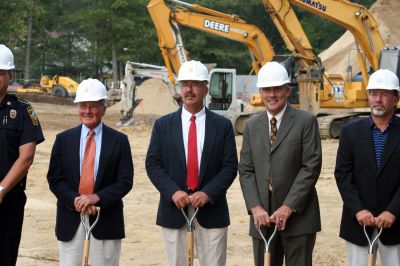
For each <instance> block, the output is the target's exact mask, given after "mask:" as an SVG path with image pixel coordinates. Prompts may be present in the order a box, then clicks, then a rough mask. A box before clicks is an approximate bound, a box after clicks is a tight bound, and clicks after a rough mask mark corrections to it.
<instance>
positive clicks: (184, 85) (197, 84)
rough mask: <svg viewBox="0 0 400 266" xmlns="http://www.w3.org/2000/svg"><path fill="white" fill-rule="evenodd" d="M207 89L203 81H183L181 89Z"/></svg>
mask: <svg viewBox="0 0 400 266" xmlns="http://www.w3.org/2000/svg"><path fill="white" fill-rule="evenodd" d="M204 87H207V86H206V85H205V83H204V82H203V81H181V89H183V90H185V89H189V88H204Z"/></svg>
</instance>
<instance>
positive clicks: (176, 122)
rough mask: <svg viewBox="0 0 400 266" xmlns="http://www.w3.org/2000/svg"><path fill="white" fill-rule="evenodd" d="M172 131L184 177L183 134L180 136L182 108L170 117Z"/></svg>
mask: <svg viewBox="0 0 400 266" xmlns="http://www.w3.org/2000/svg"><path fill="white" fill-rule="evenodd" d="M171 126H172V131H173V135H174V142H173V143H175V144H176V146H177V147H176V148H177V149H178V157H179V160H180V162H181V164H182V166H183V168H182V169H184V170H185V175H186V157H185V146H184V144H183V134H182V107H181V108H179V109H178V111H176V112H175V113H174V115H173V116H172V121H171Z"/></svg>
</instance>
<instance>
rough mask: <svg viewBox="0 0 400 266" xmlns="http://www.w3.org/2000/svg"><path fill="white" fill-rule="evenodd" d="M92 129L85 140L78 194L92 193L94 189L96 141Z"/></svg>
mask: <svg viewBox="0 0 400 266" xmlns="http://www.w3.org/2000/svg"><path fill="white" fill-rule="evenodd" d="M93 136H94V130H93V129H91V130H90V131H89V134H88V138H87V141H86V147H85V154H84V156H83V161H82V174H81V179H80V182H79V194H81V195H88V194H93V191H94V161H95V157H96V142H95V141H94V137H93Z"/></svg>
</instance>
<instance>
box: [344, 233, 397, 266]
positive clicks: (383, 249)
mask: <svg viewBox="0 0 400 266" xmlns="http://www.w3.org/2000/svg"><path fill="white" fill-rule="evenodd" d="M346 247H347V254H348V257H349V266H366V265H367V259H368V246H365V247H364V246H358V245H356V244H353V243H351V242H349V241H346ZM377 250H378V252H379V255H380V257H381V263H382V266H400V245H393V246H389V245H383V244H382V243H381V241H379V239H378V241H377V245H376V246H375V249H374V254H376V251H377ZM373 265H376V255H375V258H374V264H373Z"/></svg>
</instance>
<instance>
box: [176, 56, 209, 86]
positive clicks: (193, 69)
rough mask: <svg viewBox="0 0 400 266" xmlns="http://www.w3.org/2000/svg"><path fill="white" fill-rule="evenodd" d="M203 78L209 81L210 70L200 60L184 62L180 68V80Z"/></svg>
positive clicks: (202, 79)
mask: <svg viewBox="0 0 400 266" xmlns="http://www.w3.org/2000/svg"><path fill="white" fill-rule="evenodd" d="M184 80H201V81H208V70H207V68H206V66H205V65H203V64H202V63H201V62H200V61H195V60H191V61H187V62H184V63H183V64H182V66H181V68H180V69H179V73H178V81H184Z"/></svg>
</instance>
